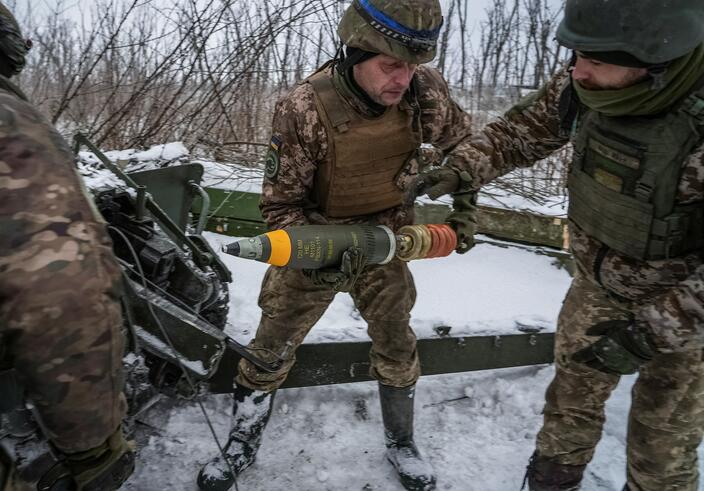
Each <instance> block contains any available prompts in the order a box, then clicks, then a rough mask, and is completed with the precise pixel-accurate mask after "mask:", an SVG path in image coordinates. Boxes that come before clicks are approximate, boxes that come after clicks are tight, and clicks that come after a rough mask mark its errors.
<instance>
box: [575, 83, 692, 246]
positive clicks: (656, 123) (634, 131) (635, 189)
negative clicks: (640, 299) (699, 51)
mask: <svg viewBox="0 0 704 491" xmlns="http://www.w3.org/2000/svg"><path fill="white" fill-rule="evenodd" d="M577 123H578V124H577V127H576V130H575V133H574V134H575V137H574V139H573V140H574V141H573V143H574V148H575V154H574V159H573V162H572V168H571V169H570V173H569V179H568V188H569V192H570V205H569V211H568V215H569V218H570V219H571V220H572V221H573V222H575V223H576V224H577V225H578V226H579V227H580V228H581V229H582V230H584V231H585V232H586V233H587V234H589V235H590V236H592V237H593V238H595V239H597V240H599V241H601V242H603V243H604V244H605V245H606V246H608V247H610V248H611V249H613V250H615V251H618V252H620V253H622V254H625V255H627V256H630V257H634V258H637V259H642V260H652V259H663V258H671V257H677V256H682V255H684V254H686V253H688V252H691V251H694V250H697V249H702V248H704V201H698V202H696V203H688V204H680V203H678V202H677V194H678V185H679V182H680V179H681V177H682V171H683V168H684V164H685V162H686V161H687V159H688V158H689V156H690V155H691V153H692V152H693V151H694V150H695V149H696V147H697V146H698V145H699V144H701V142H702V141H704V137H703V135H704V90H699V91H697V92H696V93H693V94H692V95H690V96H689V97H687V98H686V99H685V100H684V101H683V102H682V103H681V104H679V105H678V106H676V107H675V108H674V109H673V110H672V111H671V112H670V113H668V114H666V115H664V116H660V117H607V116H604V115H602V114H599V113H597V112H596V111H590V110H587V111H586V112H585V113H583V114H582V115H581V116H580V117H579V118H578V120H577Z"/></svg>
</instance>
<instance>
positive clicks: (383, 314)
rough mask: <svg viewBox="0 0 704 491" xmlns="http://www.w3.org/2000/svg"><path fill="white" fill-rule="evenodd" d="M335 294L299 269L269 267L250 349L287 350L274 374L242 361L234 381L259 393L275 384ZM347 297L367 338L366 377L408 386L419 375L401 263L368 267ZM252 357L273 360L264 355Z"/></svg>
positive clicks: (408, 285) (412, 292)
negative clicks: (258, 320) (365, 331)
mask: <svg viewBox="0 0 704 491" xmlns="http://www.w3.org/2000/svg"><path fill="white" fill-rule="evenodd" d="M335 293H336V292H334V291H333V290H331V289H330V288H327V287H321V286H316V285H314V284H313V283H312V282H311V280H310V279H308V278H307V277H306V276H304V274H303V273H302V272H301V271H296V270H292V269H287V268H278V267H270V268H269V270H268V271H267V272H266V275H265V276H264V281H263V283H262V289H261V293H260V295H259V306H260V307H261V309H262V318H261V321H260V323H259V328H258V329H257V333H256V336H255V338H254V340H252V342H251V343H250V347H251V348H266V349H268V350H271V351H272V352H273V353H276V354H281V353H282V352H284V350H285V349H287V350H288V351H287V353H288V359H287V360H286V362H285V363H284V364H283V366H282V368H281V369H280V370H279V371H277V372H276V373H266V372H262V371H260V370H258V369H257V368H256V367H255V366H254V365H252V364H251V363H249V362H248V361H246V360H244V359H243V360H242V361H241V362H240V365H239V373H238V375H237V378H236V382H237V383H238V384H241V385H244V386H245V387H249V388H250V389H256V390H263V391H271V390H274V389H276V388H278V387H279V386H281V384H282V383H283V382H284V380H285V379H286V376H287V375H288V372H289V371H290V370H291V368H292V367H293V364H294V363H295V355H294V352H295V350H296V349H297V348H298V346H299V345H300V344H301V343H302V342H303V339H304V338H305V337H306V335H307V334H308V332H309V331H310V330H311V328H312V327H313V326H314V325H315V323H316V322H317V321H318V320H319V319H320V317H321V316H322V315H323V313H325V310H326V309H327V308H328V306H329V305H330V303H331V302H332V300H333V298H334V297H335ZM350 295H351V296H352V299H353V300H354V303H355V305H356V307H357V308H358V309H359V312H360V313H361V315H362V317H363V318H364V320H365V321H366V322H367V326H368V329H367V332H368V333H369V337H371V339H372V348H371V351H370V354H369V357H370V361H371V368H370V374H371V375H372V376H373V377H374V378H376V379H377V380H379V381H380V382H381V383H382V384H384V385H390V386H393V387H407V386H409V385H413V384H414V383H415V382H416V380H418V377H419V376H420V365H419V362H418V353H417V351H416V337H415V334H414V333H413V331H412V330H411V327H410V325H409V319H410V311H411V308H412V307H413V304H414V303H415V299H416V289H415V285H414V283H413V277H412V276H411V272H410V271H409V270H408V266H407V265H406V263H404V262H402V261H399V260H397V259H394V260H393V261H391V262H390V263H388V264H385V265H376V266H368V267H367V268H366V269H365V270H364V272H363V273H362V274H361V275H360V277H359V278H358V279H357V281H356V283H355V285H354V287H353V289H352V291H351V292H350ZM257 354H258V355H259V356H261V357H262V358H264V359H267V360H273V359H274V356H272V355H271V354H270V353H267V352H265V351H258V352H257Z"/></svg>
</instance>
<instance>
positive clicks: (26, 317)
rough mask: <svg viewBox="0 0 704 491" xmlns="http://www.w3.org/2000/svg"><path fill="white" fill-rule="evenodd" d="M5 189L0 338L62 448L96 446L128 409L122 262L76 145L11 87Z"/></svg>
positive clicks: (2, 160)
mask: <svg viewBox="0 0 704 491" xmlns="http://www.w3.org/2000/svg"><path fill="white" fill-rule="evenodd" d="M0 194H1V195H2V199H1V200H0V229H1V230H2V234H0V343H2V345H3V346H2V347H3V348H4V349H5V352H6V353H7V354H8V356H9V362H10V363H11V365H12V366H14V368H15V369H16V370H17V371H18V372H19V376H20V378H21V380H22V382H23V384H24V387H25V390H26V395H27V397H28V398H29V399H30V400H31V401H32V403H33V404H34V406H35V407H36V410H37V412H38V414H39V416H40V419H41V425H42V427H43V429H44V432H45V435H46V436H47V437H48V438H49V439H50V440H51V441H52V442H53V443H54V444H55V445H56V447H58V448H59V449H60V450H62V451H64V452H67V453H71V452H77V451H83V450H87V449H90V448H93V447H96V446H98V445H99V444H102V443H103V442H104V441H105V440H106V439H107V438H108V437H109V436H110V435H111V434H112V433H113V432H114V431H115V429H116V428H117V426H118V425H119V424H120V421H121V419H122V416H123V415H124V412H125V400H124V397H123V395H122V393H121V387H122V373H121V370H122V364H121V359H122V353H123V339H122V335H121V332H120V331H121V327H122V320H121V314H120V307H119V295H120V294H121V288H120V270H119V267H118V265H117V263H116V261H115V259H114V257H113V255H112V248H111V242H110V239H109V237H108V236H107V233H106V230H105V226H104V223H103V222H102V221H101V220H100V219H99V218H98V217H97V212H95V210H94V208H93V207H92V202H91V201H90V200H89V199H88V198H87V196H86V194H85V191H84V189H83V187H82V183H81V182H80V180H79V177H78V175H77V174H76V171H75V169H74V164H73V155H72V153H71V150H70V149H69V148H68V146H67V144H66V143H65V141H64V140H63V139H62V138H61V136H60V135H59V134H58V133H57V132H56V131H55V130H54V129H53V128H52V127H51V126H50V125H49V124H48V123H47V122H46V121H45V120H44V118H43V117H42V116H40V114H39V113H38V112H37V111H36V110H35V109H34V108H32V107H31V106H30V105H29V104H27V103H26V102H24V101H22V100H20V98H19V97H18V96H17V95H15V94H12V93H10V92H8V91H6V90H0Z"/></svg>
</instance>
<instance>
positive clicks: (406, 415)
mask: <svg viewBox="0 0 704 491" xmlns="http://www.w3.org/2000/svg"><path fill="white" fill-rule="evenodd" d="M441 26H442V15H441V10H440V4H439V2H438V0H393V1H392V0H354V1H353V2H352V5H351V6H350V7H349V8H348V9H347V11H346V12H345V14H344V16H343V18H342V20H341V22H340V24H339V26H338V33H339V35H340V37H341V39H342V42H343V43H344V51H343V50H342V49H341V50H340V52H339V56H338V57H337V58H336V59H335V60H333V61H332V62H328V63H326V64H325V65H323V66H322V67H321V68H320V69H318V70H317V71H316V72H315V73H314V74H313V75H311V76H310V77H309V78H307V79H306V80H304V81H303V82H302V83H301V84H299V85H298V86H297V87H296V88H295V89H294V90H293V91H291V92H290V93H289V94H288V95H286V96H285V97H283V98H282V99H281V100H280V101H279V102H278V105H277V107H276V111H275V114H274V120H273V136H272V139H271V148H270V150H269V154H268V157H267V167H266V176H265V179H264V186H263V194H262V199H261V204H260V207H261V210H262V212H263V215H264V217H265V219H266V221H267V223H268V225H269V227H270V228H273V229H279V228H284V227H290V226H295V225H304V224H350V223H364V224H381V225H386V226H388V227H389V228H391V229H392V230H398V228H400V227H401V226H403V225H408V224H411V223H412V222H413V204H412V203H411V202H408V200H407V199H405V192H406V188H407V186H408V185H409V184H410V183H411V182H412V181H413V180H414V178H415V176H416V175H417V172H418V168H419V166H421V165H422V164H421V162H420V156H419V155H420V154H419V151H420V146H421V144H422V143H430V144H433V145H434V146H435V147H437V148H439V149H440V150H441V151H442V152H443V153H447V152H449V151H451V150H452V148H454V146H455V145H456V144H457V143H458V142H459V141H460V140H461V139H462V138H463V137H464V136H466V135H467V134H468V131H469V126H470V119H469V116H468V115H467V114H466V113H464V112H463V111H462V110H461V109H460V108H459V107H458V106H457V105H456V104H455V102H453V100H452V99H451V97H450V95H449V93H448V88H447V85H446V83H445V81H444V80H443V79H442V77H441V76H440V74H439V73H438V72H436V71H435V70H433V69H431V68H427V67H424V66H421V64H422V63H426V62H429V61H431V60H432V59H433V58H434V57H435V51H436V43H437V38H438V34H439V32H440V28H441ZM460 242H461V245H460V247H462V248H463V247H464V242H462V241H460ZM338 291H349V292H350V294H351V296H352V298H353V300H354V302H355V305H356V306H357V308H358V309H359V311H360V313H361V315H362V317H363V318H364V319H365V320H366V322H367V324H368V332H369V335H370V337H371V338H372V349H371V353H370V358H371V375H372V376H373V377H374V378H376V379H377V380H378V381H379V398H380V401H381V409H382V417H383V422H384V428H385V436H386V445H387V447H388V451H387V457H388V459H389V461H390V462H391V463H392V464H393V465H394V467H395V468H396V470H397V471H398V473H399V476H400V478H401V482H402V483H403V485H404V486H405V487H406V488H407V489H414V490H430V489H435V482H436V478H435V475H434V473H433V470H432V468H431V466H430V465H429V464H428V463H427V462H426V461H425V460H424V459H423V458H422V456H421V454H420V453H419V451H418V450H417V448H416V445H415V443H414V437H413V400H414V395H415V383H416V380H417V379H418V377H419V375H420V366H419V364H418V354H417V352H416V338H415V335H414V333H413V331H412V329H411V327H410V325H409V318H410V311H411V308H412V307H413V304H414V302H415V298H416V291H415V287H414V284H413V278H412V276H411V273H410V271H409V270H408V266H407V265H406V264H405V263H404V262H402V261H399V260H397V259H396V260H392V261H391V262H389V263H388V264H386V265H376V266H365V259H364V257H362V256H361V255H360V254H359V251H357V250H356V249H351V250H349V251H348V252H347V253H346V254H345V256H344V259H343V264H342V267H341V269H340V270H330V271H309V272H301V271H296V270H292V269H287V268H278V267H271V268H270V269H269V270H268V271H267V273H266V276H265V278H264V282H263V285H262V289H261V294H260V297H259V305H260V306H261V308H262V318H261V322H260V324H259V328H258V330H257V333H256V337H255V339H254V340H253V341H252V343H251V348H252V349H255V350H257V353H258V354H259V355H260V356H262V357H266V356H272V353H273V354H274V355H276V354H284V357H286V361H285V363H284V365H283V367H282V368H281V370H280V371H278V372H276V373H273V374H269V373H265V372H262V371H260V370H258V369H257V368H256V367H255V366H253V365H252V364H251V363H249V362H247V361H242V362H241V363H240V366H239V374H238V376H237V379H236V387H235V396H234V397H235V403H234V416H233V425H232V430H231V432H230V435H229V440H228V442H227V446H226V447H225V454H226V455H227V461H226V460H225V459H223V458H222V457H221V456H218V457H216V458H214V459H213V460H212V461H211V462H210V463H208V464H207V465H206V466H205V467H204V468H203V470H202V471H201V473H200V475H199V476H198V485H199V486H200V488H201V489H203V490H225V489H229V488H230V486H232V484H233V482H234V480H235V476H234V475H233V472H234V473H235V474H237V473H239V472H240V471H242V470H243V469H245V468H246V467H247V466H249V465H250V464H251V463H252V462H253V461H254V458H255V455H256V452H257V450H258V448H259V443H260V439H261V435H262V431H263V430H264V426H265V425H266V423H267V420H268V418H269V415H270V412H271V405H272V401H273V396H274V392H275V391H276V389H277V388H278V387H279V386H281V384H282V383H283V382H284V380H285V379H286V376H287V374H288V372H289V370H290V369H291V367H292V366H293V364H294V361H295V356H294V353H295V350H296V348H297V347H298V346H299V345H300V344H301V342H303V339H304V338H305V336H306V334H307V333H308V332H309V331H310V329H311V328H312V327H313V325H314V324H315V323H316V322H317V321H318V319H320V317H321V316H322V315H323V313H324V312H325V310H326V309H327V307H328V305H330V303H331V302H332V300H333V298H334V297H335V294H336V293H337V292H338ZM228 461H229V462H228Z"/></svg>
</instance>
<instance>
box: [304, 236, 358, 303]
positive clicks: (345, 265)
mask: <svg viewBox="0 0 704 491" xmlns="http://www.w3.org/2000/svg"><path fill="white" fill-rule="evenodd" d="M366 265H367V257H366V256H365V255H364V253H363V252H362V250H361V249H360V248H359V247H350V248H349V249H347V250H346V251H345V252H344V253H342V262H341V263H340V266H339V267H338V268H323V269H304V270H303V274H305V275H306V276H307V277H308V278H310V280H311V281H312V282H313V284H315V285H318V286H326V287H329V288H332V289H333V290H335V291H336V292H348V291H350V290H352V287H353V286H354V283H355V281H357V278H358V277H359V275H360V274H361V273H362V271H363V270H364V267H365V266H366Z"/></svg>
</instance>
